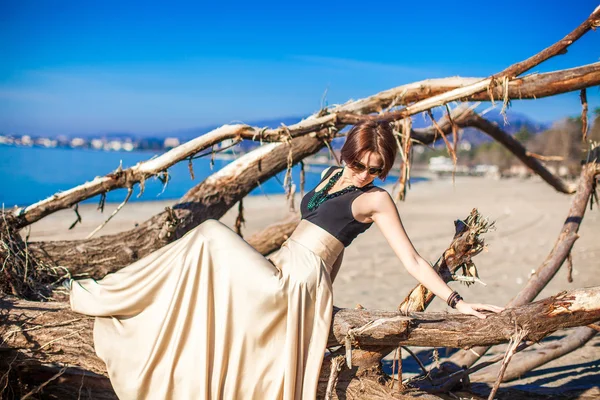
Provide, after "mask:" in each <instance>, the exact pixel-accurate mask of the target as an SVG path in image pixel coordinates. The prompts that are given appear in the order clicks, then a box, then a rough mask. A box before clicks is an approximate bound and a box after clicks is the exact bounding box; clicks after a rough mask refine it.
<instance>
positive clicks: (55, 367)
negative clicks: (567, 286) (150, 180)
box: [0, 287, 600, 398]
mask: <svg viewBox="0 0 600 400" xmlns="http://www.w3.org/2000/svg"><path fill="white" fill-rule="evenodd" d="M0 306H1V309H2V314H1V322H2V323H1V324H0V338H1V342H0V351H2V353H3V357H2V371H0V372H1V375H2V376H6V377H9V376H10V379H13V380H16V381H18V382H21V383H20V384H21V385H25V384H24V383H22V381H19V379H21V380H22V379H28V382H29V383H27V384H26V385H31V384H32V382H37V384H40V383H42V382H39V381H36V380H37V379H47V378H48V375H49V374H50V373H52V372H56V371H60V370H61V369H62V367H63V366H78V367H80V368H81V369H82V370H83V371H85V374H86V375H85V376H84V377H82V372H81V371H82V370H78V369H76V367H69V369H68V370H65V371H63V374H62V375H61V376H60V377H59V378H60V379H59V378H57V379H56V380H57V382H56V383H59V384H60V385H67V386H68V385H73V387H77V386H81V385H82V384H83V385H84V386H85V385H86V382H87V381H88V380H89V381H90V382H91V383H90V384H93V385H94V387H95V388H101V389H102V390H104V391H106V390H107V389H106V388H107V387H108V386H107V385H108V383H107V380H106V370H105V367H104V364H103V363H102V361H100V360H99V359H98V358H97V357H96V355H95V354H94V351H93V342H92V325H93V318H91V317H87V316H83V315H80V314H77V313H75V312H73V311H71V310H70V307H69V306H68V305H67V304H65V303H53V302H49V303H40V302H31V301H26V300H15V299H11V298H4V299H2V300H0ZM334 312H335V314H334V316H333V321H332V322H333V323H332V331H331V333H330V344H332V345H336V344H345V342H346V340H347V339H346V338H350V340H351V341H352V343H353V344H354V345H355V346H362V345H371V346H390V345H398V344H402V345H410V346H436V347H439V346H442V347H463V346H474V345H481V344H485V345H491V344H498V343H504V342H506V341H508V340H509V339H510V337H511V336H512V335H513V333H514V330H515V326H518V327H520V328H521V329H526V330H528V331H529V334H528V335H527V337H526V338H525V339H526V340H531V341H539V340H541V339H542V338H543V337H545V336H546V335H548V334H550V333H552V332H554V331H556V330H558V329H564V328H567V327H572V326H582V325H587V324H589V323H592V322H594V321H596V320H598V319H600V287H595V288H588V289H577V290H572V291H570V292H563V293H560V294H558V295H556V296H553V297H550V298H547V299H544V300H541V301H538V302H535V303H530V304H527V305H525V306H522V307H518V308H512V309H507V310H505V311H504V312H502V313H501V314H492V315H488V317H487V319H486V320H480V319H478V318H474V317H471V316H467V315H459V314H447V313H410V314H409V315H405V314H403V313H399V312H386V311H371V310H349V309H336V310H335V311H334ZM67 372H68V373H67ZM11 373H12V375H11ZM63 375H64V376H63ZM19 377H21V378H19ZM82 379H83V380H82ZM18 382H17V383H16V384H17V385H18V384H19V383H18ZM12 384H15V383H14V381H11V385H12ZM63 390H66V389H65V388H63ZM86 390H87V387H86ZM98 390H100V389H98ZM76 393H77V392H76V391H75V390H73V391H72V396H73V397H74V396H75V395H76ZM104 395H106V393H104ZM105 397H106V396H105ZM65 398H66V397H65ZM107 398H108V397H107Z"/></svg>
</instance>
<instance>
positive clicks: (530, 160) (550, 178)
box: [458, 112, 576, 194]
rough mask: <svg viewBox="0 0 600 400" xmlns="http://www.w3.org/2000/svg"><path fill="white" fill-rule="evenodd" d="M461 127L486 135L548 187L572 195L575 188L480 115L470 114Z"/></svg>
mask: <svg viewBox="0 0 600 400" xmlns="http://www.w3.org/2000/svg"><path fill="white" fill-rule="evenodd" d="M458 125H460V126H462V127H466V126H469V127H473V128H477V129H479V130H480V131H482V132H484V133H486V134H487V135H488V136H490V137H491V138H493V139H494V140H496V141H497V142H499V143H500V144H502V145H503V146H504V147H506V148H507V149H508V150H509V151H510V152H511V153H512V154H514V155H515V156H516V157H517V158H518V159H519V160H521V161H522V162H523V164H525V165H526V166H527V167H529V168H530V169H531V170H532V171H533V172H535V173H536V174H537V175H539V176H540V177H541V178H542V179H543V180H544V181H546V182H547V183H548V184H549V185H550V186H552V187H553V188H555V189H556V190H558V191H559V192H562V193H567V194H571V193H574V192H575V190H576V187H575V186H574V185H572V184H569V183H567V182H565V181H564V180H563V179H561V178H560V177H558V176H556V175H554V174H552V173H551V172H550V171H549V170H548V169H547V168H546V167H544V165H543V164H542V163H541V162H540V161H539V160H538V159H536V158H535V157H532V156H530V155H529V153H528V152H527V149H526V148H525V147H524V146H523V145H522V144H521V143H520V142H519V141H518V140H517V139H515V138H514V137H513V136H511V135H510V134H508V133H506V132H504V131H503V130H502V129H501V128H500V127H499V126H498V125H497V124H494V123H492V122H490V121H488V120H486V119H485V118H482V117H481V116H480V115H478V114H476V113H474V112H470V113H468V115H465V116H464V118H461V120H460V121H459V122H458Z"/></svg>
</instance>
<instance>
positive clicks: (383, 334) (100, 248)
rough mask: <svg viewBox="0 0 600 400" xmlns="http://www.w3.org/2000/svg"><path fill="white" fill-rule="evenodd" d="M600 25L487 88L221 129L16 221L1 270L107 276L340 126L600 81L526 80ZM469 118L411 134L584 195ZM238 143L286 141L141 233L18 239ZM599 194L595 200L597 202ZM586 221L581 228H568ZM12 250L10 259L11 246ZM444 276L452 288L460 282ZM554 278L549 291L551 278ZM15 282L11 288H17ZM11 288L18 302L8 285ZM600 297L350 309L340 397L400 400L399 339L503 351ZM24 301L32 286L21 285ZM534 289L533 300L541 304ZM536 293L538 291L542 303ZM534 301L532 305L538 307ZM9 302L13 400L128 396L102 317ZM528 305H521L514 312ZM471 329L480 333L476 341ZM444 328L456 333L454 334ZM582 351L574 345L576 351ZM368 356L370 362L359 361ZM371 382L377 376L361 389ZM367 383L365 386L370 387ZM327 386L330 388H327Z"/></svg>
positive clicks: (587, 72)
mask: <svg viewBox="0 0 600 400" xmlns="http://www.w3.org/2000/svg"><path fill="white" fill-rule="evenodd" d="M597 26H600V7H598V8H597V9H596V10H595V11H594V12H593V13H592V14H591V15H590V17H589V18H588V19H586V21H584V22H583V23H582V24H581V25H580V26H578V27H577V28H576V29H575V30H574V31H573V32H571V33H570V34H569V35H567V36H566V37H565V38H564V39H563V40H561V41H559V42H557V43H555V44H554V45H552V46H550V47H548V48H547V49H545V50H543V51H542V52H540V53H538V54H536V55H535V56H533V57H530V58H529V59H527V60H524V61H522V62H520V63H517V64H514V65H512V66H510V67H508V68H506V69H505V70H503V71H501V72H499V73H497V74H494V75H492V76H490V77H488V78H485V79H471V80H469V79H460V78H450V79H445V80H436V81H425V82H417V83H414V84H410V85H404V86H402V87H398V88H395V89H392V90H390V91H386V92H382V93H380V94H378V95H376V96H372V97H370V98H367V99H362V100H359V101H356V102H351V103H347V104H345V105H342V106H338V107H334V108H332V109H323V110H321V111H320V112H319V113H318V114H316V115H314V116H312V117H310V118H308V119H306V120H304V121H301V122H300V123H298V124H295V125H293V126H290V127H285V126H284V127H281V128H277V129H271V130H269V129H260V128H255V127H248V126H246V125H233V126H224V127H221V128H219V129H218V130H216V131H213V132H210V133H209V134H207V135H206V136H204V137H202V138H198V139H196V140H194V141H191V142H189V143H186V144H184V145H182V146H180V147H178V148H176V149H173V150H172V151H171V152H168V153H166V154H165V155H164V156H162V157H159V158H158V159H156V160H150V161H148V162H145V163H141V164H138V165H137V166H135V167H132V168H130V169H128V170H117V171H115V172H114V173H111V174H109V175H107V176H105V177H101V178H98V179H96V180H94V181H92V182H89V183H86V184H83V185H80V186H78V187H77V188H74V189H73V190H70V191H67V192H64V193H61V194H57V195H55V196H52V197H51V198H49V199H46V200H43V201H41V202H38V203H36V204H33V205H31V206H29V207H25V208H22V209H17V210H15V211H14V212H9V213H3V215H2V216H3V218H2V219H1V221H0V232H2V235H5V236H2V244H8V245H9V246H4V247H3V248H2V249H0V250H1V251H0V261H1V262H2V264H3V266H5V265H8V267H9V268H10V266H11V263H12V262H13V261H14V260H16V259H20V258H19V257H20V256H21V255H22V254H24V255H25V262H24V264H23V266H24V267H25V268H24V271H25V275H24V278H25V280H24V281H27V280H28V279H33V280H35V279H38V278H39V279H40V280H43V277H38V276H33V275H30V274H31V271H36V273H37V271H41V269H38V268H37V266H36V268H28V266H29V265H28V264H27V262H28V261H31V259H30V258H29V257H30V256H32V257H33V258H35V259H36V260H39V265H49V266H50V268H54V270H57V268H66V269H69V270H70V272H71V274H73V275H76V276H95V277H101V276H103V275H105V274H106V273H108V272H111V271H114V270H116V269H118V268H121V267H122V266H124V265H128V264H130V263H131V262H133V261H135V260H136V259H139V258H140V257H143V256H144V255H146V254H148V253H150V252H152V251H154V250H156V249H158V248H160V247H162V246H164V245H165V244H167V243H169V242H171V241H172V240H175V239H177V238H179V237H181V236H182V235H183V234H185V233H186V232H187V231H189V230H190V229H192V228H193V227H195V226H197V225H198V224H199V223H201V222H202V221H203V220H205V219H207V218H219V217H220V216H222V215H223V214H224V213H225V212H226V211H227V210H228V209H229V208H231V206H233V205H234V204H235V203H237V202H238V201H240V200H241V199H242V198H243V197H244V196H245V195H246V194H247V193H248V192H249V191H250V190H252V189H253V188H254V187H256V185H258V184H259V183H260V182H263V181H264V180H266V179H268V178H270V177H271V176H273V175H274V174H275V173H277V172H279V171H282V170H284V169H286V168H287V169H288V170H289V168H291V166H292V165H293V164H295V163H296V162H299V161H300V160H302V159H303V158H304V157H306V156H308V155H310V154H314V153H315V152H316V151H318V150H319V149H320V148H322V147H323V146H324V145H325V144H326V143H327V142H328V141H329V140H331V139H332V138H333V137H335V136H336V135H339V132H340V130H341V129H342V128H343V127H345V126H346V125H348V124H354V123H357V122H358V121H362V120H365V119H370V120H373V119H375V120H380V121H399V120H401V119H404V118H408V117H410V116H411V115H414V114H416V113H419V112H422V111H429V110H430V109H431V108H433V107H436V106H443V105H446V104H448V103H449V102H451V101H455V100H484V101H487V100H491V101H494V100H502V101H503V103H504V105H505V106H506V105H507V103H508V101H509V100H510V99H516V98H539V97H543V96H550V95H554V94H558V93H564V92H568V91H573V90H579V89H585V88H587V87H590V86H594V85H598V84H599V83H600V63H595V64H590V65H588V66H583V67H579V68H574V69H571V70H564V71H557V72H553V73H549V74H532V75H529V76H526V77H518V76H519V75H521V74H522V73H524V72H526V71H528V70H530V69H531V68H533V67H535V66H536V65H539V64H540V63H541V62H543V61H544V60H547V59H548V58H550V57H553V56H555V55H558V54H564V53H565V52H566V50H567V48H568V46H570V45H571V44H572V43H573V42H574V41H576V40H577V39H578V38H580V37H581V36H582V35H584V34H585V33H586V32H588V31H589V30H591V29H594V28H595V27H597ZM584 109H585V107H584ZM462 111H464V109H462V108H458V109H455V110H453V111H452V113H450V111H449V115H448V118H447V121H446V122H444V121H441V122H440V124H437V123H436V122H435V121H433V122H434V126H433V127H432V128H429V129H425V130H413V129H408V130H407V131H405V132H404V134H405V135H408V138H404V140H405V141H410V139H415V140H418V141H421V142H422V143H424V144H428V143H432V142H434V141H435V140H437V139H438V134H439V133H442V137H444V135H445V134H447V133H450V132H453V133H455V128H456V127H457V126H473V127H476V128H478V129H480V130H482V131H485V132H486V133H488V134H489V135H490V136H492V137H493V138H494V139H495V140H497V141H499V142H501V143H502V144H503V145H505V146H506V147H507V148H508V149H509V150H510V151H512V152H513V153H514V154H515V155H517V156H518V157H519V158H520V159H521V160H522V161H523V162H524V163H526V165H528V166H530V167H531V168H532V169H533V170H534V171H535V172H536V173H538V174H539V175H540V176H542V177H543V178H544V179H545V180H546V181H547V182H548V183H549V184H551V185H553V186H554V187H555V188H556V189H557V190H559V191H562V192H565V193H572V192H573V187H572V186H570V185H568V184H566V183H565V182H563V181H561V180H560V179H558V178H556V177H555V176H553V175H552V174H550V173H549V172H548V171H547V170H545V168H544V167H543V165H541V164H540V163H539V162H537V160H535V162H534V160H533V158H532V157H530V156H529V155H528V154H527V153H526V152H525V154H523V151H524V148H523V147H522V146H520V144H519V143H518V142H516V141H514V140H512V141H511V140H510V139H509V137H508V135H507V134H506V133H505V132H503V131H502V130H501V129H499V128H498V127H497V126H494V125H493V124H489V121H485V120H483V119H482V118H481V117H479V116H476V115H475V114H473V113H464V115H462V118H461V116H460V115H458V116H457V115H456V113H460V112H462ZM373 113H377V114H375V115H373ZM430 115H431V114H430ZM408 125H410V124H408ZM399 136H401V135H399ZM228 138H230V139H234V142H237V141H239V140H242V139H251V140H260V141H264V142H278V143H273V144H268V145H265V146H262V147H260V148H259V149H257V150H255V151H253V152H251V153H249V154H247V155H246V156H244V157H242V158H240V159H239V160H237V161H236V162H234V163H232V164H231V165H229V166H228V167H226V168H224V169H223V170H221V171H219V172H218V173H216V174H214V175H213V176H211V177H210V178H208V179H206V180H205V181H204V182H202V183H201V184H200V185H197V186H196V187H194V188H192V189H191V190H190V191H189V192H188V193H187V194H186V195H185V196H184V197H183V198H182V199H181V201H180V202H179V203H178V204H177V205H176V206H175V207H173V208H169V209H167V210H165V212H163V213H161V214H159V215H157V216H155V217H153V218H151V219H150V220H148V221H146V222H145V223H143V224H142V225H140V226H138V227H137V228H135V229H133V230H130V231H128V232H124V233H121V234H117V235H109V236H104V237H100V238H96V239H88V240H82V241H64V242H49V243H27V242H26V241H25V242H24V241H23V240H21V239H20V238H18V239H14V240H13V239H11V237H13V236H15V235H16V234H18V230H19V229H21V228H23V227H24V226H27V225H28V224H30V223H32V222H34V221H37V220H39V219H41V218H43V217H44V216H46V215H49V214H50V213H52V212H54V211H56V210H59V209H64V208H67V207H71V206H73V205H76V204H77V203H78V202H79V201H82V200H84V199H86V198H89V197H91V196H94V195H98V194H103V193H106V192H107V191H109V190H113V189H115V188H119V187H126V188H129V189H130V190H131V188H132V186H133V185H135V184H141V185H143V182H144V180H145V179H148V178H149V177H151V176H154V175H156V174H161V173H164V172H165V171H166V169H167V168H169V167H170V166H171V165H173V164H174V163H176V162H179V161H183V160H187V159H190V158H191V157H193V156H194V155H196V154H197V153H199V152H200V151H202V150H203V149H208V148H210V147H212V146H213V145H215V144H217V143H219V142H221V141H222V140H224V139H228ZM444 139H445V138H444ZM592 169H593V170H594V171H596V172H594V173H591V172H590V173H591V174H592V179H591V181H592V182H594V183H592V184H591V185H592V187H593V185H595V178H594V177H595V175H596V174H597V167H590V166H586V167H584V171H585V170H592ZM584 189H585V188H584ZM584 189H582V187H581V182H580V187H579V188H578V189H577V191H578V194H577V196H579V195H581V196H582V197H585V195H586V192H585V190H584ZM591 190H592V189H590V190H589V191H588V192H587V197H585V198H586V199H587V198H588V197H589V193H591ZM580 191H581V193H579V192H580ZM577 198H579V197H577ZM585 201H587V200H585ZM582 217H583V214H581V217H580V218H579V220H577V221H569V220H567V223H566V224H565V227H567V226H569V229H572V228H573V227H575V230H576V227H578V226H579V225H578V224H579V223H580V222H581V218H582ZM573 222H575V223H576V225H573V226H571V225H568V224H570V223H573ZM294 226H295V222H294V221H289V222H286V223H282V224H279V225H278V226H276V227H272V228H271V230H270V231H265V232H263V233H262V234H261V235H259V236H256V237H254V238H251V239H250V240H249V241H250V242H251V243H254V244H255V245H256V246H257V248H258V246H260V247H261V248H260V250H261V252H263V253H266V252H270V251H272V250H274V249H276V248H277V247H278V245H279V244H280V243H281V241H282V240H284V239H285V236H286V235H288V234H289V232H290V231H291V230H292V229H293V227H294ZM6 237H7V238H8V239H5V238H6ZM575 239H576V233H574V232H573V231H572V230H569V231H568V232H567V233H566V234H565V237H563V238H559V241H558V242H560V244H559V243H558V242H557V246H559V247H560V249H559V250H557V255H556V256H553V255H551V256H552V257H556V260H557V261H552V263H554V262H558V266H557V267H556V268H558V267H559V266H560V264H562V262H563V261H562V260H560V259H561V258H562V257H563V256H562V254H565V257H566V256H567V255H568V253H569V251H570V248H571V247H572V245H573V242H574V241H575ZM7 248H9V250H10V251H8V252H7V251H5V250H6V249H7ZM14 249H16V251H15V250H14ZM23 249H24V252H23ZM565 252H566V253H565ZM15 254H16V255H17V256H18V257H17V256H15ZM11 257H12V258H11ZM549 258H551V257H549ZM563 260H564V259H563ZM21 261H22V260H21ZM21 261H19V262H21ZM7 271H10V269H7V268H4V269H3V272H4V273H7ZM440 272H443V271H442V270H440ZM538 272H539V276H540V277H542V276H548V279H550V278H551V277H552V275H553V274H554V273H553V272H551V269H549V268H544V269H542V268H540V270H538ZM442 275H443V274H442ZM9 278H10V277H9ZM444 279H445V280H448V276H446V277H444ZM540 279H541V281H540V282H543V279H545V278H540ZM8 281H9V283H10V279H8ZM532 285H534V286H535V285H536V284H535V283H533V284H532ZM542 287H543V286H542ZM9 289H10V288H9ZM1 290H2V291H4V293H7V289H6V287H2V288H1ZM535 290H536V289H533V291H532V292H531V293H534V292H535ZM599 290H600V289H599V288H591V289H587V290H584V289H580V290H576V291H572V292H569V293H561V294H559V295H557V296H555V297H553V298H550V299H546V300H544V301H541V302H536V303H532V304H526V305H522V306H521V307H516V308H511V309H509V310H507V311H505V312H504V313H502V314H500V315H492V316H489V317H488V319H487V320H486V321H480V320H476V319H474V318H470V317H466V316H460V315H447V314H419V313H413V312H412V311H414V310H416V309H424V308H425V307H426V306H427V304H428V295H427V293H426V292H423V291H422V289H419V288H417V289H416V291H413V296H412V297H411V296H409V298H408V299H409V300H407V301H406V302H405V303H404V307H403V311H402V312H384V311H381V312H378V311H368V310H336V314H335V316H334V320H333V324H332V335H331V338H330V340H331V344H332V345H339V344H341V345H343V347H344V348H346V349H348V350H349V352H351V353H352V354H346V359H347V360H349V362H350V364H351V365H352V364H355V365H353V366H352V368H351V369H349V370H348V371H346V373H347V374H349V375H347V376H349V377H350V379H348V380H346V381H344V382H343V384H342V385H341V386H338V387H337V388H336V387H335V385H333V386H334V387H333V388H332V387H331V385H329V387H330V390H329V393H330V394H332V392H333V394H332V395H333V396H334V397H335V396H336V395H337V394H340V395H342V396H344V397H346V398H364V397H365V394H366V393H365V392H364V388H365V387H367V388H368V389H367V390H368V392H369V393H368V394H366V395H367V397H370V398H400V395H397V394H392V392H391V391H390V390H388V389H389V388H388V387H387V386H384V385H381V383H384V382H386V381H388V380H389V378H385V376H384V375H383V374H382V373H381V370H380V368H381V365H380V360H381V358H382V357H383V356H384V355H385V354H384V353H385V349H389V348H392V347H396V346H398V345H399V344H409V345H416V346H455V347H470V346H476V345H486V346H487V345H493V344H496V343H503V342H506V341H507V340H508V339H509V338H512V336H513V335H514V334H515V327H517V329H518V330H519V331H520V332H521V334H522V338H521V339H523V340H527V341H535V340H540V339H541V338H543V337H544V336H546V335H547V334H549V333H551V332H553V331H554V330H556V329H562V328H565V327H570V326H581V325H586V324H588V323H590V322H594V321H596V320H598V319H600V315H599V312H600V310H599V309H598V308H600V301H599ZM13 292H18V290H14V288H13ZM531 293H528V294H526V295H524V296H525V297H527V296H530V295H531ZM538 293H539V291H538ZM416 294H419V296H421V300H422V301H415V299H416V298H417V297H418V296H416ZM536 295H537V293H535V294H534V295H533V297H535V296H536ZM533 297H531V299H529V300H527V301H524V302H523V303H527V302H528V301H531V300H532V299H533ZM1 301H2V314H1V318H2V325H1V326H0V338H1V339H2V345H1V347H0V351H2V356H3V357H2V358H1V359H0V367H1V368H2V371H0V372H2V373H1V374H0V375H1V376H0V387H2V390H3V396H4V395H6V396H8V397H11V396H12V397H15V398H30V397H35V396H37V394H39V393H42V392H43V393H44V396H48V397H51V398H75V396H76V395H77V396H78V397H84V398H85V397H86V396H87V397H91V398H114V393H112V390H111V389H110V385H109V382H108V380H107V378H106V376H105V371H104V369H103V364H102V363H101V361H100V360H98V359H96V358H95V357H94V356H93V352H92V348H91V324H92V320H91V319H90V318H87V317H82V316H77V315H75V314H73V313H71V312H70V311H69V309H68V306H67V305H65V304H63V303H39V302H29V301H25V300H16V299H14V298H3V299H2V300H1ZM517 303H518V301H516V300H515V301H514V302H513V303H512V304H513V305H517ZM467 331H468V332H469V333H470V334H469V335H465V332H467ZM440 332H443V337H440V336H441V335H440ZM580 332H583V331H580ZM587 334H589V332H587ZM574 338H575V337H572V339H574ZM521 339H520V340H521ZM571 342H572V341H571ZM568 347H569V346H567V345H565V347H564V348H568ZM352 348H354V350H351V349H352ZM358 354H360V355H361V356H360V357H355V355H358ZM334 355H335V354H334ZM76 365H77V366H80V367H81V368H78V367H76ZM324 369H325V368H324ZM357 369H358V370H360V371H361V374H360V376H359V375H357V374H356V372H357ZM361 377H364V378H366V379H365V380H361ZM357 385H359V386H360V387H361V388H362V389H356V388H357ZM340 388H341V391H340ZM344 388H345V389H344ZM321 389H322V388H321ZM321 389H320V393H324V392H325V391H322V390H321ZM355 389H356V390H355ZM361 390H362V392H361ZM11 391H12V392H11ZM371 395H372V396H371Z"/></svg>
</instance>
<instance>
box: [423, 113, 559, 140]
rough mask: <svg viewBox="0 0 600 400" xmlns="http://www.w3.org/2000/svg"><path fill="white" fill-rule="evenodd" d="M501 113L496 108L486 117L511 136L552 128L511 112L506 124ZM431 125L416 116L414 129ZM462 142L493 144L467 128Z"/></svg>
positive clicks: (439, 115) (437, 117) (436, 114)
mask: <svg viewBox="0 0 600 400" xmlns="http://www.w3.org/2000/svg"><path fill="white" fill-rule="evenodd" d="M500 111H501V109H499V108H495V109H493V110H490V111H489V112H488V113H486V114H485V116H484V117H485V118H486V119H487V120H489V121H492V122H495V123H497V124H498V126H500V127H501V128H502V129H503V130H504V131H505V132H507V133H510V134H515V133H517V132H519V131H520V130H521V128H523V127H525V128H527V129H528V130H529V132H531V133H534V134H535V133H539V132H542V131H544V130H546V129H548V128H550V126H551V124H544V123H540V122H537V121H534V120H533V119H531V118H529V117H528V116H527V115H525V114H521V113H517V112H514V111H510V110H507V111H506V116H507V120H508V124H505V123H504V116H503V115H502V114H501V113H500ZM434 117H435V118H436V119H439V118H441V117H442V113H441V112H438V113H434ZM430 124H431V121H429V117H425V118H423V117H422V116H420V115H416V116H414V117H413V127H415V128H424V127H426V126H429V125H430ZM461 140H464V141H467V142H469V143H471V144H472V145H474V146H478V145H480V144H482V143H486V142H491V141H492V138H490V137H489V136H488V135H486V134H485V133H482V132H480V131H479V130H477V129H475V128H465V129H463V134H462V136H461Z"/></svg>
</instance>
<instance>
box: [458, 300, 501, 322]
mask: <svg viewBox="0 0 600 400" xmlns="http://www.w3.org/2000/svg"><path fill="white" fill-rule="evenodd" d="M456 310H457V311H459V312H460V313H462V314H467V315H474V316H476V317H477V318H480V319H485V318H486V317H487V316H486V315H485V314H483V313H480V312H479V311H491V312H495V313H499V312H502V311H504V307H498V306H494V305H492V304H479V303H467V302H466V301H464V300H461V301H459V302H458V303H457V304H456Z"/></svg>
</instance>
